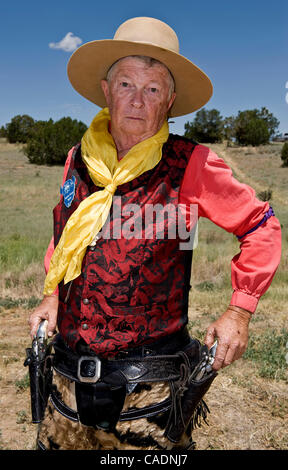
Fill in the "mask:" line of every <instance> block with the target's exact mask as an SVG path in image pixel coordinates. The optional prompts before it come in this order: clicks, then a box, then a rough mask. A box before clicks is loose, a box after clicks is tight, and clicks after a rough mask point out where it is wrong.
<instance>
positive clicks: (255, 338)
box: [243, 328, 288, 383]
mask: <svg viewBox="0 0 288 470" xmlns="http://www.w3.org/2000/svg"><path fill="white" fill-rule="evenodd" d="M287 345H288V330H287V329H284V328H283V329H282V330H281V331H280V332H277V331H275V330H266V331H264V332H262V333H261V334H252V336H251V337H250V340H249V346H248V348H247V350H246V352H245V354H244V356H243V357H244V359H248V360H250V361H252V362H255V363H256V365H257V369H258V373H259V376H260V377H264V378H269V379H274V380H279V379H281V380H284V381H285V382H287V383H288V373H287V372H288V364H287V361H286V357H285V356H286V355H287V353H288V349H287Z"/></svg>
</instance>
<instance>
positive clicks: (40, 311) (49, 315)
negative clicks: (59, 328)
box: [29, 295, 58, 339]
mask: <svg viewBox="0 0 288 470" xmlns="http://www.w3.org/2000/svg"><path fill="white" fill-rule="evenodd" d="M57 313H58V295H49V296H48V295H47V296H45V297H44V299H43V300H42V302H41V304H40V305H38V307H37V308H35V310H34V311H33V313H32V314H31V315H30V318H29V325H30V334H31V337H32V339H33V338H34V336H35V335H36V333H37V330H38V328H39V325H40V323H41V321H42V320H48V326H47V333H48V336H53V334H54V332H55V329H56V324H57Z"/></svg>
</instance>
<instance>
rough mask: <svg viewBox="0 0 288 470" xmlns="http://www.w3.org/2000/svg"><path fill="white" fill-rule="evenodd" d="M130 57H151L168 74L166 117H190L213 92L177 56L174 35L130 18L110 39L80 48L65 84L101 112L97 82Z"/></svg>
mask: <svg viewBox="0 0 288 470" xmlns="http://www.w3.org/2000/svg"><path fill="white" fill-rule="evenodd" d="M130 55H144V56H148V57H153V58H154V59H157V60H159V61H160V62H162V63H163V64H165V65H166V67H168V69H169V70H170V72H171V73H172V75H173V77H174V80H175V85H176V90H175V91H176V94H177V96H176V100H175V102H174V104H173V107H172V109H171V112H170V116H182V115H184V114H189V113H192V112H193V111H196V110H197V109H199V108H201V107H202V106H204V105H205V104H206V103H207V101H208V100H209V99H210V97H211V95H212V91H213V87H212V84H211V81H210V79H209V78H208V77H207V75H206V74H205V73H204V72H203V71H202V70H200V69H199V68H198V67H197V66H196V65H195V64H193V63H192V62H190V60H188V59H186V58H185V57H183V56H182V55H180V54H179V42H178V38H177V35H176V33H175V31H174V30H173V29H172V28H171V27H170V26H168V25H167V24H166V23H163V21H160V20H157V19H155V18H147V17H138V18H131V19H129V20H127V21H125V22H124V23H122V24H121V25H120V26H119V28H118V29H117V31H116V33H115V35H114V38H113V39H104V40H99V41H91V42H88V43H86V44H83V46H81V47H79V48H78V49H77V50H76V51H75V52H74V53H73V54H72V56H71V58H70V60H69V63H68V77H69V80H70V82H71V84H72V86H73V87H74V88H75V90H76V91H78V93H80V95H82V96H84V97H85V98H87V99H88V100H90V101H92V102H93V103H95V104H96V105H98V106H100V107H101V108H103V107H105V106H106V101H105V97H104V95H103V92H102V89H101V85H100V83H101V80H102V79H105V78H106V74H107V72H108V70H109V68H110V67H111V65H112V64H113V63H114V62H116V61H117V60H118V59H120V58H123V57H127V56H130Z"/></svg>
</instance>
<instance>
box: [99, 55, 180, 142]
mask: <svg viewBox="0 0 288 470" xmlns="http://www.w3.org/2000/svg"><path fill="white" fill-rule="evenodd" d="M101 85H102V89H103V92H104V95H105V98H106V102H107V106H108V108H109V111H110V116H111V132H112V135H113V131H114V132H116V133H117V134H118V135H119V133H122V134H125V135H127V136H131V138H132V139H133V138H134V139H137V140H138V139H139V141H141V140H144V139H146V138H148V137H151V136H152V135H154V134H156V133H157V132H158V130H159V129H160V128H161V127H162V124H163V122H164V120H165V119H166V115H167V112H168V110H169V109H170V107H171V106H172V104H173V101H174V99H175V96H176V94H175V93H172V96H170V97H169V95H170V94H171V93H170V81H169V73H168V71H167V69H166V67H165V66H162V65H161V64H154V65H152V66H148V65H147V64H146V63H145V62H143V61H142V60H139V59H137V58H134V57H126V58H125V59H122V60H121V61H120V62H119V63H118V64H116V65H115V70H113V73H112V77H111V80H110V81H109V83H108V82H107V81H106V80H102V82H101Z"/></svg>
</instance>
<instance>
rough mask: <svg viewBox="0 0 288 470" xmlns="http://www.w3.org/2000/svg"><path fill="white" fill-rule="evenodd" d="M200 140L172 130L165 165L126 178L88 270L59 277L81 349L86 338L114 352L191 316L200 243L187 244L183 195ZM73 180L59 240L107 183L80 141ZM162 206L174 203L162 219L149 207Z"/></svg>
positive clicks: (67, 336)
mask: <svg viewBox="0 0 288 470" xmlns="http://www.w3.org/2000/svg"><path fill="white" fill-rule="evenodd" d="M195 145H196V143H193V142H191V141H190V140H188V139H185V138H183V137H179V136H175V135H171V134H170V136H169V139H168V141H167V142H166V143H165V145H164V146H163V156H162V159H161V161H160V162H159V163H158V165H157V166H156V167H155V168H153V169H152V170H149V171H147V172H145V173H143V174H142V175H140V176H139V177H138V178H135V179H134V180H132V181H131V182H128V183H125V184H123V185H120V186H118V188H117V191H116V192H115V194H114V196H113V204H112V207H111V210H110V217H108V219H107V221H106V223H105V225H104V227H103V229H102V233H101V236H100V237H99V239H98V240H97V242H96V244H95V245H94V246H90V247H88V249H87V251H86V254H85V257H84V259H83V262H82V272H81V275H80V276H78V278H76V279H74V281H72V282H71V283H68V284H66V285H64V284H63V282H61V283H60V284H59V311H58V329H59V332H60V333H61V335H62V337H63V338H64V340H65V342H66V343H67V344H68V345H69V346H70V347H72V348H73V349H74V348H75V345H76V343H77V341H78V340H79V339H80V338H83V339H84V341H85V342H86V343H88V344H89V346H90V348H91V349H92V350H93V351H95V352H96V353H97V354H98V355H99V356H100V357H113V356H115V355H116V354H117V353H118V352H119V351H121V350H126V349H127V348H132V347H135V346H140V345H142V344H149V343H151V342H153V341H155V340H158V339H160V338H162V337H163V336H166V335H169V334H172V333H175V332H176V331H178V330H180V329H181V328H182V327H183V326H184V325H185V324H186V323H187V321H188V314H187V313H188V296H189V289H190V275H191V263H192V250H191V249H189V250H187V249H185V250H183V249H180V248H179V241H181V240H180V239H179V233H178V230H177V224H178V199H179V190H180V187H181V182H182V180H183V176H184V172H185V168H186V167H187V164H188V161H189V158H190V157H191V154H192V152H193V150H194V148H195ZM74 178H75V179H74ZM67 180H71V181H72V182H75V195H74V198H73V200H72V203H71V201H70V203H71V205H70V206H69V207H66V205H69V204H66V205H65V203H64V199H63V197H62V198H61V200H60V202H59V204H58V205H57V206H56V207H55V209H54V239H55V245H56V244H57V243H58V241H59V239H60V236H61V233H62V230H63V228H64V226H65V224H66V222H67V220H68V219H69V217H70V215H71V214H72V213H73V211H74V210H75V209H76V208H77V207H78V205H79V204H80V202H81V201H82V200H83V199H84V198H86V197H88V196H89V195H90V194H91V193H93V192H94V191H98V190H101V189H103V188H100V187H97V186H95V185H94V184H93V182H92V181H91V179H90V177H89V175H88V172H87V170H86V166H85V164H84V163H83V162H82V159H81V149H80V145H78V146H76V147H75V148H74V151H73V155H72V159H71V164H70V168H69V170H68V174H67V178H66V181H67ZM156 205H158V206H156ZM156 207H158V208H159V207H160V208H161V207H162V208H166V209H167V208H168V209H169V210H168V209H167V211H166V212H165V211H163V212H162V216H163V217H160V218H158V219H157V216H155V215H154V216H153V213H151V212H149V211H147V208H149V210H151V208H156ZM160 213H161V212H160ZM157 214H158V216H159V212H157ZM171 214H172V216H171ZM175 214H176V229H175V217H174V216H175ZM172 219H173V220H172ZM173 224H174V225H173ZM173 229H174V232H173ZM121 230H122V231H121ZM153 230H154V232H153ZM175 232H176V233H175ZM111 234H112V236H111Z"/></svg>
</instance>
